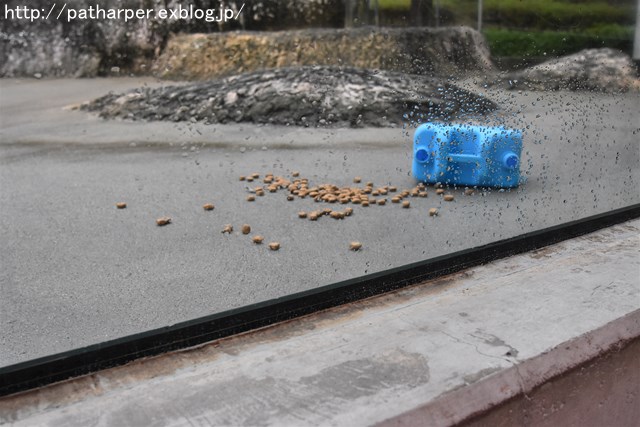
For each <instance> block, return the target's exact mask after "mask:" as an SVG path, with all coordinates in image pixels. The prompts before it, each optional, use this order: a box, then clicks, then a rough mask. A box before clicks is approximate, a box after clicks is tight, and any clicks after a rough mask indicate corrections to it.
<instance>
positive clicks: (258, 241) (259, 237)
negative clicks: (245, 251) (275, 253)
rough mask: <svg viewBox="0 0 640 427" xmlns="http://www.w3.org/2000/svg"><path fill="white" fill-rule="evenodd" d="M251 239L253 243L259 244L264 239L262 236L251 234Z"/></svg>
mask: <svg viewBox="0 0 640 427" xmlns="http://www.w3.org/2000/svg"><path fill="white" fill-rule="evenodd" d="M251 240H253V243H255V244H256V245H259V244H261V243H262V242H263V241H264V237H262V236H253V238H252V239H251Z"/></svg>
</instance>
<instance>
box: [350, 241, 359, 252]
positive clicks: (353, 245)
mask: <svg viewBox="0 0 640 427" xmlns="http://www.w3.org/2000/svg"><path fill="white" fill-rule="evenodd" d="M361 248H362V243H360V242H351V243H349V249H351V250H352V251H359V250H360V249H361Z"/></svg>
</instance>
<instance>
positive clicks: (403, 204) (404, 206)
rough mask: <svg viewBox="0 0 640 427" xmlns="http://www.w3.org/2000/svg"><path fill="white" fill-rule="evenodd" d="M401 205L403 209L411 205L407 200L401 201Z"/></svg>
mask: <svg viewBox="0 0 640 427" xmlns="http://www.w3.org/2000/svg"><path fill="white" fill-rule="evenodd" d="M402 207H403V208H405V209H409V208H410V207H411V203H409V201H408V200H405V201H404V202H402Z"/></svg>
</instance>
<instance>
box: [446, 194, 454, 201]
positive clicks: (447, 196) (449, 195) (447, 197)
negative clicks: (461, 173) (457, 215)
mask: <svg viewBox="0 0 640 427" xmlns="http://www.w3.org/2000/svg"><path fill="white" fill-rule="evenodd" d="M444 201H445V202H452V201H453V195H452V194H445V196H444Z"/></svg>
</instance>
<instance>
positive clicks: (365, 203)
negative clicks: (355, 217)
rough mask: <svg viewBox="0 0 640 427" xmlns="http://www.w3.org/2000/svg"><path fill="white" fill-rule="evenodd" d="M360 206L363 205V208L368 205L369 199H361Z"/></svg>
mask: <svg viewBox="0 0 640 427" xmlns="http://www.w3.org/2000/svg"><path fill="white" fill-rule="evenodd" d="M360 206H364V207H365V208H367V207H369V201H368V200H363V201H362V202H361V203H360Z"/></svg>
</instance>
